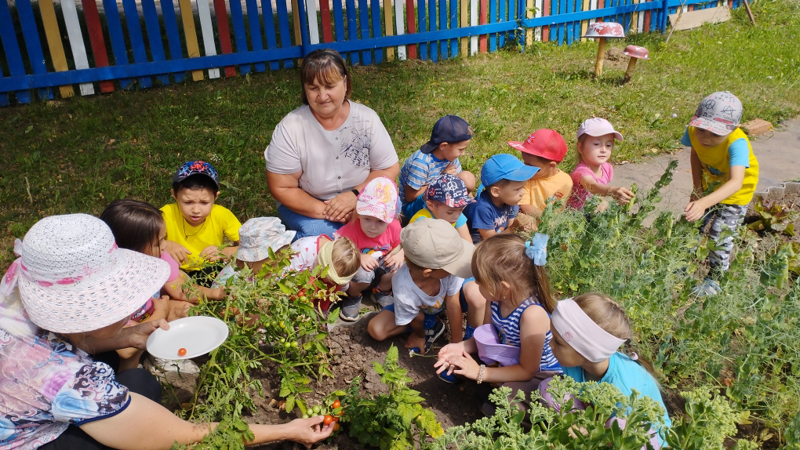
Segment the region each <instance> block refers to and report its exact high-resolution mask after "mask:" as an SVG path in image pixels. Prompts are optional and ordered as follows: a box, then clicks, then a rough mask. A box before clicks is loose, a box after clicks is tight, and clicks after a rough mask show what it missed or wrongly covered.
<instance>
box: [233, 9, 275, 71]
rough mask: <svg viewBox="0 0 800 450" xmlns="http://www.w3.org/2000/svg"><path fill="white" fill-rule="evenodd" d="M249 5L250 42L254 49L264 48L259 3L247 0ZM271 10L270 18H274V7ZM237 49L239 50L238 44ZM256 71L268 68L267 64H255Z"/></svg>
mask: <svg viewBox="0 0 800 450" xmlns="http://www.w3.org/2000/svg"><path fill="white" fill-rule="evenodd" d="M246 5H247V22H248V24H249V25H250V43H251V45H252V46H253V51H256V52H257V51H259V50H264V35H263V34H261V19H260V15H259V14H258V3H256V0H246ZM267 11H269V12H270V14H269V19H272V9H269V10H267ZM236 50H239V46H238V44H237V46H236ZM253 68H254V69H255V71H256V72H264V71H266V70H267V65H266V64H264V63H263V62H262V63H255V64H253Z"/></svg>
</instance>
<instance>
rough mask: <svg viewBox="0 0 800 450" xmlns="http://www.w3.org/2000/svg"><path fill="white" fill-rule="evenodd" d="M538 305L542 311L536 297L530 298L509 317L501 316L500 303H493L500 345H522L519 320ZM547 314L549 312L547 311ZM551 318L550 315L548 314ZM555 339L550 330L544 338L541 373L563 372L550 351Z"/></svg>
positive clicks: (495, 325)
mask: <svg viewBox="0 0 800 450" xmlns="http://www.w3.org/2000/svg"><path fill="white" fill-rule="evenodd" d="M532 305H536V306H538V307H540V308H542V309H544V306H542V305H541V304H540V303H539V302H538V301H537V300H536V298H535V297H528V298H527V299H526V300H525V301H524V302H522V303H520V305H519V306H517V307H516V309H514V311H511V314H509V315H508V317H502V316H501V315H500V303H499V302H491V307H492V325H494V327H495V328H496V329H497V331H498V333H499V335H500V343H501V344H506V345H514V346H516V347H520V346H521V345H522V344H521V342H520V339H519V319H520V317H522V313H523V312H525V310H526V309H528V307H529V306H532ZM545 312H547V311H545ZM547 316H548V317H549V316H550V313H548V314H547ZM552 339H553V333H551V332H550V331H549V330H548V331H547V334H546V335H545V337H544V349H542V359H541V360H540V361H539V371H540V372H543V371H558V372H560V371H561V366H560V365H559V364H558V360H557V359H556V357H555V356H553V351H552V350H551V349H550V340H552Z"/></svg>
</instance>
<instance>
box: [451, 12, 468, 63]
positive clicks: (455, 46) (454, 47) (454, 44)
mask: <svg viewBox="0 0 800 450" xmlns="http://www.w3.org/2000/svg"><path fill="white" fill-rule="evenodd" d="M459 3H465V2H464V1H463V0H450V9H449V10H448V11H449V14H450V29H451V30H455V29H457V28H458V24H459V22H460V21H459V13H458V8H459ZM459 50H460V49H459V39H450V57H451V58H455V57H456V56H458V55H459V53H461V54H463V55H466V53H464V52H459Z"/></svg>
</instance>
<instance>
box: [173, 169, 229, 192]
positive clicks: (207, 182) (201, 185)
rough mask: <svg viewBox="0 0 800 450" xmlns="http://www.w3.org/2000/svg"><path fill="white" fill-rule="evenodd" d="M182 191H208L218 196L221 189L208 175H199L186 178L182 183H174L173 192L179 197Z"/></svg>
mask: <svg viewBox="0 0 800 450" xmlns="http://www.w3.org/2000/svg"><path fill="white" fill-rule="evenodd" d="M182 189H208V190H209V191H211V193H212V194H214V195H217V192H219V187H218V186H217V183H215V182H214V180H213V179H212V178H211V177H209V176H208V175H205V174H202V173H198V174H194V175H191V176H188V177H186V178H184V179H183V180H182V181H178V182H175V183H172V192H173V193H174V194H175V195H178V192H180V191H181V190H182Z"/></svg>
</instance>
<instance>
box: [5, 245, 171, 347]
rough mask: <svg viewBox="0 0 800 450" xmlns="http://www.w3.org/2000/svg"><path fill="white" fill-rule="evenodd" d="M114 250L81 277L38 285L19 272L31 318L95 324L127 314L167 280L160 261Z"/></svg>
mask: <svg viewBox="0 0 800 450" xmlns="http://www.w3.org/2000/svg"><path fill="white" fill-rule="evenodd" d="M115 252H118V253H117V255H115V256H116V263H115V266H114V267H112V268H110V269H109V270H107V271H105V272H104V273H103V274H102V275H97V276H92V277H90V278H88V279H86V280H85V281H83V282H77V283H73V284H67V285H59V284H54V285H50V286H43V285H41V284H39V283H37V282H35V281H31V280H29V279H27V278H25V277H20V280H19V291H20V297H21V299H22V304H23V305H24V306H25V311H26V312H27V313H28V317H30V319H31V321H32V322H33V323H35V324H36V325H37V326H39V327H40V328H42V329H44V330H47V331H52V332H54V333H84V332H89V331H95V330H99V329H101V328H103V327H107V326H109V325H112V324H114V323H116V322H119V321H121V320H122V319H125V318H126V317H129V316H130V315H131V314H133V313H134V312H136V310H138V309H139V308H141V307H142V305H144V304H145V303H146V302H147V300H148V299H149V298H150V297H152V296H153V294H154V293H155V292H158V291H160V290H161V288H162V287H163V286H164V283H166V282H167V278H169V273H170V269H169V264H168V263H167V262H166V261H163V260H161V259H159V258H154V257H152V256H148V255H145V254H143V253H138V252H134V251H132V250H126V249H116V250H115Z"/></svg>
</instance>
